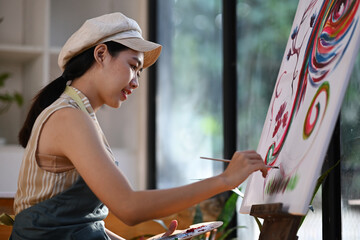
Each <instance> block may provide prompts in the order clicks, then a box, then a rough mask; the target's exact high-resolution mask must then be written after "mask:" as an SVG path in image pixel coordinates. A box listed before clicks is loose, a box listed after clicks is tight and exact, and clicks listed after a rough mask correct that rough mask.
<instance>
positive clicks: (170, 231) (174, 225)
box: [162, 220, 178, 237]
mask: <svg viewBox="0 0 360 240" xmlns="http://www.w3.org/2000/svg"><path fill="white" fill-rule="evenodd" d="M177 226H178V222H177V221H176V220H172V221H171V223H170V224H169V228H168V230H167V231H166V232H165V233H164V235H162V237H166V236H170V235H171V234H173V232H175V230H176V228H177Z"/></svg>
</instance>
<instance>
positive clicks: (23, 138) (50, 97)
mask: <svg viewBox="0 0 360 240" xmlns="http://www.w3.org/2000/svg"><path fill="white" fill-rule="evenodd" d="M105 44H106V46H107V48H108V51H109V53H110V55H111V56H113V57H115V56H116V55H117V54H118V53H119V52H121V51H123V50H126V49H128V48H127V47H126V46H124V45H122V44H119V43H116V42H112V41H110V42H106V43H105ZM94 49H95V46H94V47H92V48H90V49H87V50H85V51H84V52H82V53H80V54H79V55H77V56H75V57H73V58H72V59H70V60H69V62H68V63H67V64H66V66H65V70H64V72H63V74H62V75H61V76H60V77H58V78H57V79H55V80H53V81H52V82H51V83H49V84H48V85H47V86H45V87H44V88H43V89H41V90H40V92H39V93H38V94H37V95H36V96H35V97H34V99H33V103H32V105H31V108H30V110H29V113H28V115H27V117H26V120H25V122H24V125H23V126H22V128H21V130H20V132H19V143H20V145H21V146H23V147H24V148H25V147H26V145H27V144H28V141H29V138H30V134H31V131H32V128H33V126H34V123H35V120H36V118H37V117H38V116H39V114H40V113H41V112H42V111H43V110H44V109H45V108H47V107H48V106H49V105H51V104H52V103H53V102H55V100H56V99H58V98H59V97H60V95H61V94H62V93H63V92H64V90H65V87H66V83H67V82H68V81H69V80H73V79H76V78H79V77H81V76H82V75H83V74H84V73H85V72H86V71H87V70H89V68H90V67H91V66H92V65H93V64H94V61H95V59H94V55H93V54H94Z"/></svg>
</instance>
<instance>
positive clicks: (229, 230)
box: [217, 226, 246, 240]
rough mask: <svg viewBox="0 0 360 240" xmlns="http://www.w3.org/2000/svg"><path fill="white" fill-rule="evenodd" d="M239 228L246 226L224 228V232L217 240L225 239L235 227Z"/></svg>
mask: <svg viewBox="0 0 360 240" xmlns="http://www.w3.org/2000/svg"><path fill="white" fill-rule="evenodd" d="M239 228H246V227H245V226H237V227H232V228H230V229H228V230H226V231H225V233H224V234H223V235H221V236H220V237H219V238H218V239H217V240H224V239H227V236H229V235H230V234H231V233H232V232H233V231H235V230H236V229H239Z"/></svg>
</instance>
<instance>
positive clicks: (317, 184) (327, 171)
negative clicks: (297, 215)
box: [299, 159, 340, 228]
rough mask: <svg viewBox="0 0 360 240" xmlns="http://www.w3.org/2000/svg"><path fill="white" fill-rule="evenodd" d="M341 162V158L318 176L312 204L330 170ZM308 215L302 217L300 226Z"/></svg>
mask: <svg viewBox="0 0 360 240" xmlns="http://www.w3.org/2000/svg"><path fill="white" fill-rule="evenodd" d="M339 163H340V159H339V160H338V161H337V162H336V163H335V164H334V166H332V167H330V168H329V169H328V170H326V171H325V172H324V173H323V174H322V175H321V176H320V177H319V178H318V180H317V182H316V186H315V189H314V192H313V195H312V197H311V201H310V205H311V204H312V202H313V201H314V198H315V196H316V193H317V192H318V191H319V188H320V186H321V185H322V184H323V183H324V181H325V179H326V177H327V176H328V175H329V174H330V172H331V171H332V170H333V169H334V168H335V167H336V166H337V165H339ZM306 215H307V214H306ZM306 215H305V216H303V217H302V218H301V222H300V225H299V228H300V227H301V225H302V224H303V222H304V220H305V217H306Z"/></svg>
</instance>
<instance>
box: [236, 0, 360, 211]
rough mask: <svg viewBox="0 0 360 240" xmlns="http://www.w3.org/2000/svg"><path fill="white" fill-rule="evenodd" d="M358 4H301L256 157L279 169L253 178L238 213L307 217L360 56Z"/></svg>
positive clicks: (347, 0) (348, 0)
mask: <svg viewBox="0 0 360 240" xmlns="http://www.w3.org/2000/svg"><path fill="white" fill-rule="evenodd" d="M359 2H360V0H343V1H330V0H327V1H324V0H300V2H299V4H298V8H297V11H296V14H295V18H294V22H293V26H292V31H291V33H290V36H289V40H288V42H287V46H286V49H285V54H284V57H283V60H282V64H281V66H280V70H279V74H278V78H277V81H276V84H275V86H274V92H273V95H272V98H271V101H270V105H269V109H268V112H267V116H266V119H265V123H264V127H263V131H262V134H261V138H260V141H259V145H258V149H257V151H258V153H259V154H261V156H262V157H263V159H264V160H265V163H266V164H269V165H274V166H279V168H280V169H269V170H268V175H267V177H266V178H265V179H264V178H262V176H261V173H260V172H256V173H254V174H252V175H251V176H250V178H249V181H248V183H247V187H246V192H245V197H244V199H243V202H242V205H241V209H240V212H241V213H249V212H250V209H251V206H252V205H254V204H266V203H283V206H284V210H285V211H287V212H289V213H291V214H296V215H305V214H306V212H307V210H308V207H309V203H310V200H311V196H312V193H313V190H314V188H315V184H316V181H317V178H318V177H319V175H320V171H321V167H322V164H323V160H324V157H325V154H326V151H327V148H328V145H329V142H330V139H331V136H332V133H333V129H334V126H335V123H336V121H337V118H338V114H339V110H340V107H341V104H342V100H343V97H344V94H345V91H346V88H347V85H348V81H349V77H350V74H351V71H352V68H353V65H354V62H355V59H356V56H357V52H358V47H359V35H360V28H359V27H360V26H359V16H360V8H359Z"/></svg>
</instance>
